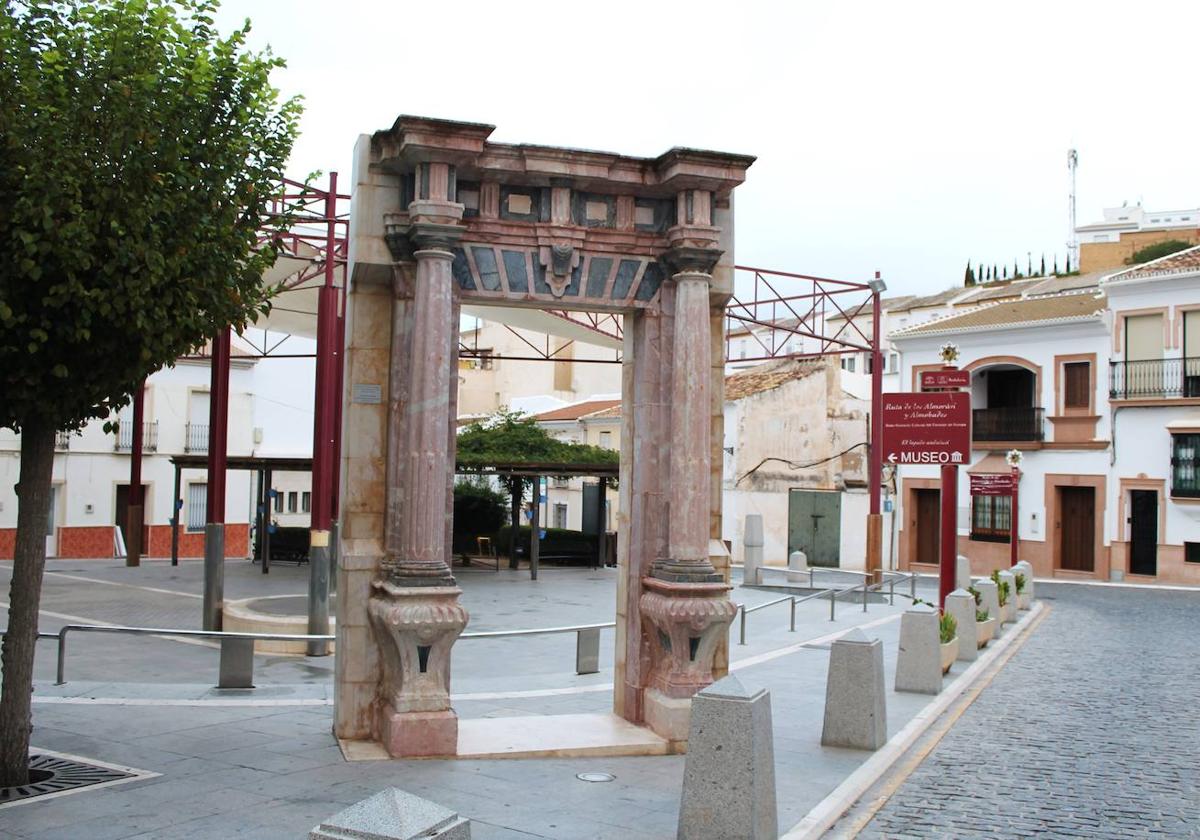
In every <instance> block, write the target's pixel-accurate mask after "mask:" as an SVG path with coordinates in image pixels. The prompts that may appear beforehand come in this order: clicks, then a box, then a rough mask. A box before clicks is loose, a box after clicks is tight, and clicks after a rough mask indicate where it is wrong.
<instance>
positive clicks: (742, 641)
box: [738, 604, 746, 645]
mask: <svg viewBox="0 0 1200 840" xmlns="http://www.w3.org/2000/svg"><path fill="white" fill-rule="evenodd" d="M738 612H740V613H741V614H742V618H741V632H740V633H739V634H738V637H739V638H738V644H739V645H744V644H746V605H745V604H742V605H741V606H739V607H738Z"/></svg>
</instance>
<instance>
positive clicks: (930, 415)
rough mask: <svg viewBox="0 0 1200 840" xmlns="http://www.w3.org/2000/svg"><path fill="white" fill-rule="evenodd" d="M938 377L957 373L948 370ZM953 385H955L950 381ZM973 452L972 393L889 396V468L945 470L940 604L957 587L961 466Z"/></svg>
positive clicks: (886, 427) (886, 401) (886, 398)
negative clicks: (915, 466) (920, 466)
mask: <svg viewBox="0 0 1200 840" xmlns="http://www.w3.org/2000/svg"><path fill="white" fill-rule="evenodd" d="M938 373H943V374H951V373H957V371H956V370H955V369H951V368H948V369H946V370H944V371H938ZM950 381H954V380H953V379H951V380H950ZM970 452H971V395H970V393H964V392H961V391H956V390H942V391H936V392H931V393H921V394H911V393H909V394H885V395H884V401H883V456H884V458H885V459H886V460H887V461H888V463H890V464H930V465H933V464H938V465H940V466H941V468H942V489H941V503H942V504H941V540H940V547H941V552H940V553H941V556H940V563H939V586H938V605H939V606H944V605H945V601H946V596H947V595H949V594H950V592H951V591H952V590H953V589H954V561H955V557H956V556H957V550H958V545H957V543H958V467H959V465H960V464H962V463H964V462H965V461H966V460H967V458H968V457H969V456H970Z"/></svg>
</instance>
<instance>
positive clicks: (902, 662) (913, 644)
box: [896, 596, 969, 694]
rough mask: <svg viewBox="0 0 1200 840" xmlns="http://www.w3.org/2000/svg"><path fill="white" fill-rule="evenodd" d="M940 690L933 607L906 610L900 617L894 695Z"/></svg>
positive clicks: (939, 649)
mask: <svg viewBox="0 0 1200 840" xmlns="http://www.w3.org/2000/svg"><path fill="white" fill-rule="evenodd" d="M968 597H969V596H968ZM941 690H942V654H941V640H940V636H939V633H938V613H937V610H935V609H933V608H932V607H929V606H926V605H924V604H920V605H917V606H914V607H913V608H912V609H909V610H905V612H904V615H902V616H901V617H900V649H899V652H898V653H897V655H896V691H914V692H917V693H918V694H937V693H938V692H939V691H941Z"/></svg>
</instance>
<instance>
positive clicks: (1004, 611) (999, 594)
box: [992, 570, 1017, 624]
mask: <svg viewBox="0 0 1200 840" xmlns="http://www.w3.org/2000/svg"><path fill="white" fill-rule="evenodd" d="M992 582H993V583H995V584H996V600H997V601H999V603H1000V615H998V616H996V617H997V618H998V619H1000V620H1001V621H1003V622H1008V623H1009V624H1012V623H1014V622H1016V620H1017V605H1016V602H1013V603H1009V600H1010V599H1011V598H1012V594H1013V593H1012V589H1011V587H1010V586H1009V583H1008V581H1006V580H1001V579H1000V572H999V570H997V571H994V572H992Z"/></svg>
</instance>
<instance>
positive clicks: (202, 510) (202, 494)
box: [187, 484, 208, 531]
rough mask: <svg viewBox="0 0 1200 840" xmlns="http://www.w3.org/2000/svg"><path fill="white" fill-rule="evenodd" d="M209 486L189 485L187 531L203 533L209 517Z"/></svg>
mask: <svg viewBox="0 0 1200 840" xmlns="http://www.w3.org/2000/svg"><path fill="white" fill-rule="evenodd" d="M207 508H208V485H207V484H189V485H188V488H187V529H188V530H189V531H203V530H204V520H205V519H206V517H207V513H208V511H207Z"/></svg>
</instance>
